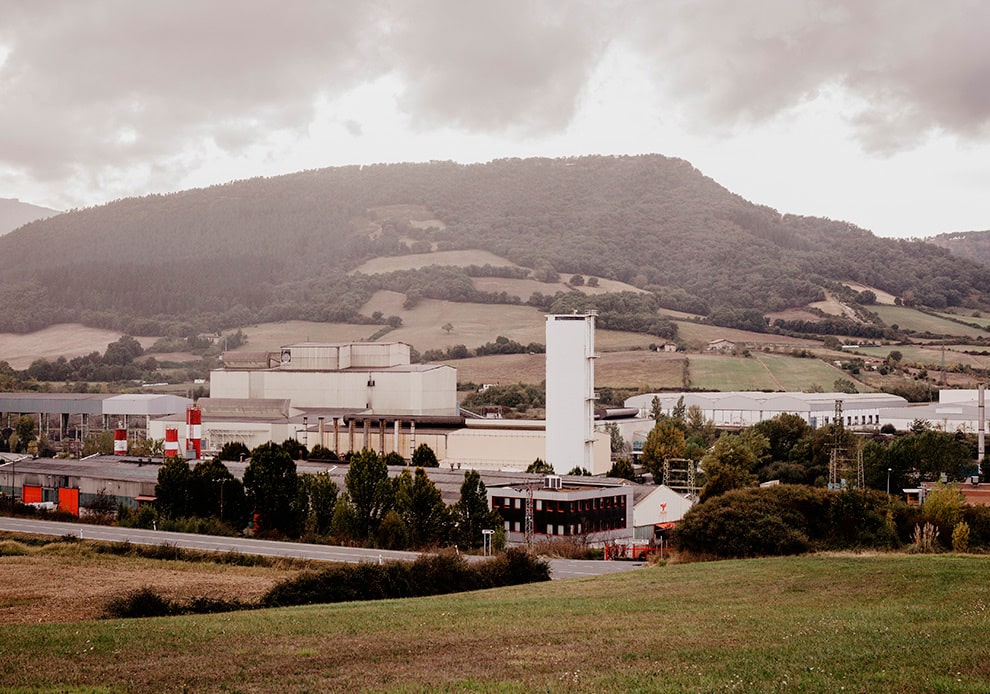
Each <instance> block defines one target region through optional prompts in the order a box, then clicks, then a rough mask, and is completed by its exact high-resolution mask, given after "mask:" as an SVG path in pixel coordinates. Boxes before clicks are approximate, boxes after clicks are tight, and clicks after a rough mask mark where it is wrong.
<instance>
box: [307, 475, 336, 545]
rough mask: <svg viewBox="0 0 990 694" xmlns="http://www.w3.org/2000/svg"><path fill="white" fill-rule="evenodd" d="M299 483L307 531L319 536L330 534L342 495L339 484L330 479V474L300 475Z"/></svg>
mask: <svg viewBox="0 0 990 694" xmlns="http://www.w3.org/2000/svg"><path fill="white" fill-rule="evenodd" d="M299 481H300V484H299V487H300V491H301V493H302V496H303V497H304V504H305V505H304V507H303V508H304V510H305V515H306V529H307V531H311V532H314V533H316V534H317V535H325V534H327V533H328V532H330V526H331V525H332V523H333V512H334V509H335V507H336V506H337V497H338V496H339V495H340V489H339V488H338V487H337V483H336V482H334V481H333V480H332V479H331V478H330V473H328V472H317V473H316V474H305V475H300V476H299Z"/></svg>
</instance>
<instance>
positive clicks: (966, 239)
mask: <svg viewBox="0 0 990 694" xmlns="http://www.w3.org/2000/svg"><path fill="white" fill-rule="evenodd" d="M925 241H926V242H927V243H930V244H932V245H935V246H938V247H939V248H944V249H946V250H947V251H949V252H950V253H952V255H954V256H957V257H959V258H967V259H969V260H973V261H975V262H977V263H980V264H982V265H990V231H964V232H959V233H948V234H939V235H938V236H933V237H932V238H929V239H925Z"/></svg>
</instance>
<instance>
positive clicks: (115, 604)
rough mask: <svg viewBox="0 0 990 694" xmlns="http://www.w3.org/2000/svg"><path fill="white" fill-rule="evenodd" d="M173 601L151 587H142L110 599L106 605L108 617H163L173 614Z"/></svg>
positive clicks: (174, 608) (174, 610)
mask: <svg viewBox="0 0 990 694" xmlns="http://www.w3.org/2000/svg"><path fill="white" fill-rule="evenodd" d="M175 613H176V607H175V604H174V603H173V602H171V601H170V600H167V599H166V598H163V597H162V596H161V595H159V594H158V593H156V592H155V591H154V590H153V589H152V588H148V587H144V588H138V589H137V590H135V591H131V592H130V593H127V594H126V595H122V596H119V597H116V598H113V599H111V600H110V602H108V603H107V606H106V614H107V616H108V617H117V618H128V617H164V616H166V615H170V614H175Z"/></svg>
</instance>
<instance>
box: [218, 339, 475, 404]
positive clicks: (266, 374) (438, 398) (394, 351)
mask: <svg viewBox="0 0 990 694" xmlns="http://www.w3.org/2000/svg"><path fill="white" fill-rule="evenodd" d="M210 395H211V397H213V398H221V399H228V400H235V399H236V400H287V401H289V402H290V403H291V406H292V407H293V408H295V409H297V410H306V409H346V410H354V411H366V412H368V413H371V414H378V413H385V414H392V415H436V416H457V415H458V405H457V371H456V370H455V369H454V368H452V367H450V366H444V365H440V364H412V363H410V348H409V345H407V344H403V343H401V342H359V343H328V344H324V343H314V342H304V343H299V344H294V345H287V346H285V347H283V348H282V349H281V351H279V352H277V353H261V354H259V353H245V354H239V353H231V352H226V353H224V367H223V368H222V369H217V370H214V371H212V372H211V373H210Z"/></svg>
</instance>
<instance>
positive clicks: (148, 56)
mask: <svg viewBox="0 0 990 694" xmlns="http://www.w3.org/2000/svg"><path fill="white" fill-rule="evenodd" d="M988 29H990V2H986V1H985V0H939V1H938V2H934V1H932V0H832V1H826V0H747V1H746V2H739V0H587V1H584V0H498V1H497V2H492V0H373V1H366V2H362V1H361V0H340V1H337V0H277V1H276V0H272V1H261V0H168V1H166V0H141V1H140V2H135V1H134V0H85V1H80V0H64V1H63V0H0V197H7V198H19V199H20V200H22V201H23V202H28V203H32V204H35V205H42V206H46V207H51V208H54V209H59V210H65V209H72V208H81V207H88V206H91V205H98V204H103V203H105V202H109V201H112V200H116V199H120V198H124V197H131V196H140V195H146V194H150V193H165V192H171V191H176V190H184V189H188V188H196V187H202V186H209V185H213V184H216V183H223V182H227V181H231V180H237V179H244V178H252V177H256V176H274V175H279V174H285V173H292V172H295V171H301V170H306V169H318V168H324V167H330V166H342V165H349V164H371V163H379V162H419V161H430V160H449V161H458V162H463V163H472V162H486V161H491V160H493V159H499V158H504V157H564V156H580V155H587V154H605V155H609V154H615V155H620V154H643V153H657V154H662V155H665V156H670V157H679V158H681V159H685V160H687V161H689V162H690V163H691V164H692V165H694V167H695V168H697V169H698V170H699V171H701V172H702V173H703V174H705V175H706V176H709V177H711V178H712V179H714V180H715V181H717V182H718V183H720V184H721V185H723V186H724V187H726V188H727V189H729V190H730V191H732V192H734V193H737V194H739V195H741V196H743V197H744V198H746V199H748V200H750V201H752V202H755V203H758V204H763V205H768V206H770V207H773V208H775V209H777V210H779V211H780V212H782V213H790V214H800V215H814V216H821V217H829V218H831V219H838V220H844V221H848V222H851V223H853V224H856V225H858V226H860V227H863V228H866V229H869V230H871V231H873V232H874V233H875V234H877V235H879V236H892V237H926V236H932V235H934V234H938V233H943V232H954V231H970V230H985V229H990V194H988V191H990V40H987V38H986V37H987V32H988Z"/></svg>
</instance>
